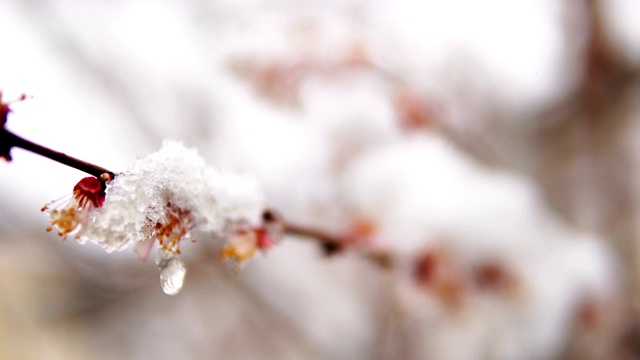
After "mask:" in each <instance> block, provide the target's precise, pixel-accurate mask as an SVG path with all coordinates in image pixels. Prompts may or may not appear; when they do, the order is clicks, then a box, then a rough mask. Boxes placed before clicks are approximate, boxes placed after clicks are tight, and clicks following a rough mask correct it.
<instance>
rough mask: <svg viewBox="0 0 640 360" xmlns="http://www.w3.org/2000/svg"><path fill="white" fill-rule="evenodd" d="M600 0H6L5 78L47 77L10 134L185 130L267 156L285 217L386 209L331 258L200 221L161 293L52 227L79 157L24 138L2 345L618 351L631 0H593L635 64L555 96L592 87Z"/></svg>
mask: <svg viewBox="0 0 640 360" xmlns="http://www.w3.org/2000/svg"><path fill="white" fill-rule="evenodd" d="M586 3H587V2H578V1H556V0H536V1H533V0H532V1H529V0H520V1H509V0H489V1H472V0H456V1H449V2H444V1H409V0H398V1H364V0H349V1H336V0H332V1H311V0H309V1H293V0H279V1H276V0H274V1H233V0H226V1H180V2H177V1H155V2H151V1H84V2H79V1H57V0H56V1H35V0H30V1H2V2H0V46H1V48H0V49H1V50H0V90H2V91H3V93H4V98H5V99H11V98H15V97H17V96H19V94H21V93H26V94H28V95H31V96H32V98H31V99H28V100H26V101H24V102H20V103H15V104H14V105H13V106H12V107H13V109H14V112H13V113H12V114H11V115H10V118H9V122H8V125H7V127H8V128H9V129H11V130H12V131H14V132H15V133H17V134H19V135H21V136H24V137H26V138H28V139H30V140H33V141H35V142H38V143H41V144H43V145H46V146H49V147H51V148H54V149H56V150H59V151H63V152H65V153H67V154H69V155H72V156H76V157H80V158H82V159H84V160H87V161H90V162H93V163H96V164H99V165H101V166H104V167H107V168H109V169H112V170H114V171H119V170H122V169H125V168H127V167H128V166H130V165H131V164H132V163H133V162H134V161H135V160H136V159H138V158H140V157H142V156H145V155H147V154H149V153H151V152H153V151H155V150H156V149H157V148H159V146H160V144H161V142H162V140H163V139H173V140H178V141H182V142H183V143H184V144H185V145H187V146H189V147H195V148H197V149H198V150H199V152H200V154H201V155H202V156H203V157H204V159H205V160H206V161H207V162H208V164H209V165H211V166H213V167H216V168H222V169H225V170H230V171H235V172H238V173H242V174H246V175H250V176H253V177H255V178H256V179H257V180H258V181H259V182H260V183H261V184H262V186H263V188H264V190H265V192H266V195H267V200H268V203H269V204H271V205H272V207H273V208H274V209H276V210H278V211H279V212H280V213H281V214H282V215H283V216H284V218H285V219H287V221H291V222H294V223H296V224H303V225H305V226H309V227H312V228H318V229H323V230H325V231H328V232H335V233H345V232H348V231H349V229H351V228H353V226H354V224H358V223H363V222H366V223H367V224H370V225H371V226H372V228H373V231H372V232H371V233H367V236H366V239H364V240H363V241H362V243H360V244H357V245H354V246H353V247H351V248H349V249H348V250H347V251H345V252H344V253H340V254H337V255H334V256H331V257H327V256H325V255H324V254H323V252H322V251H321V248H320V246H318V244H317V243H314V242H313V241H309V240H304V239H302V238H300V237H286V238H285V239H284V240H283V241H282V242H281V243H280V244H279V245H278V246H277V247H276V248H274V249H273V250H272V251H270V252H268V253H267V254H265V256H262V257H259V258H257V259H255V260H253V261H252V262H250V263H249V264H247V266H246V267H244V269H243V270H242V271H240V272H236V271H234V270H233V269H232V268H230V267H228V266H225V265H224V264H221V263H220V262H219V261H218V257H217V254H216V253H215V251H213V250H212V249H211V247H209V246H208V245H207V243H206V241H205V240H201V241H198V242H196V243H195V244H187V245H185V246H183V249H182V251H183V261H184V262H185V264H186V265H187V267H188V269H189V270H188V274H187V279H186V283H185V287H184V289H183V290H182V292H181V293H180V294H179V295H177V296H174V297H169V296H166V295H165V294H164V293H163V292H162V290H161V289H160V287H159V284H158V279H157V271H156V269H155V266H154V265H153V264H152V263H151V262H147V263H143V262H141V261H139V260H138V259H137V258H136V256H135V254H133V252H131V251H124V252H116V253H112V254H106V253H105V252H104V251H102V249H100V247H99V246H94V245H93V244H87V245H80V244H78V243H76V242H74V241H71V240H70V241H66V242H63V241H62V240H60V239H59V238H57V237H56V236H55V235H53V234H49V233H46V232H45V231H44V229H45V228H46V226H47V219H46V216H45V215H43V214H42V213H40V211H39V209H40V207H41V206H42V205H43V204H44V203H46V202H48V201H50V200H52V199H55V198H58V197H60V196H62V195H65V194H68V193H70V192H71V190H72V188H73V185H74V184H75V183H76V182H77V181H78V180H79V179H80V178H82V177H83V176H84V175H83V174H81V173H80V172H78V171H77V170H74V169H71V168H66V167H64V166H62V165H58V164H55V163H53V162H51V161H48V160H46V159H44V158H41V157H38V156H36V155H33V154H30V153H26V152H24V151H21V150H19V149H15V150H14V151H13V153H12V155H13V158H14V160H13V162H11V163H2V164H0V189H2V191H0V358H38V359H76V358H77V359H87V358H92V359H122V358H127V359H143V358H156V359H171V358H180V359H202V358H221V359H255V358H261V359H398V358H402V359H461V360H462V359H465V360H466V359H505V360H507V359H554V358H588V356H591V357H592V358H594V359H598V358H602V357H603V356H612V354H616V355H617V356H623V355H625V354H627V353H626V352H625V351H628V349H627V348H626V347H625V346H623V345H620V344H621V343H624V342H623V341H622V340H621V339H623V338H625V336H627V335H628V333H630V332H632V331H631V330H629V329H630V328H633V321H623V320H628V319H629V316H628V315H629V314H635V315H637V313H634V309H636V307H635V306H634V305H636V304H637V303H638V302H637V300H638V293H639V292H638V290H639V289H640V284H636V283H635V281H637V280H638V279H640V273H631V274H630V271H631V272H633V271H636V272H637V271H638V269H640V265H636V266H637V267H634V266H633V264H635V263H634V261H635V260H637V256H638V254H639V253H638V250H637V249H638V246H637V235H638V230H639V229H638V225H637V224H638V223H640V222H638V221H639V220H640V217H639V216H638V215H639V212H638V210H640V207H639V206H640V192H639V191H638V190H640V188H639V187H638V186H637V185H635V183H637V181H636V180H640V179H639V175H638V171H639V170H640V147H638V145H637V140H638V139H640V127H639V126H638V125H639V124H640V101H639V100H638V99H639V97H638V96H639V94H640V91H639V90H638V89H639V88H640V81H639V80H638V79H639V78H640V76H639V75H638V74H639V73H640V72H639V71H638V70H637V69H638V66H640V46H639V45H638V44H640V25H639V24H640V2H637V1H634V0H628V1H622V0H615V1H613V0H612V1H607V2H604V1H603V2H602V3H604V4H600V5H601V8H599V10H598V11H599V13H598V15H599V16H600V18H601V19H604V23H603V24H604V30H603V31H602V32H603V33H605V34H606V35H607V44H610V45H611V46H613V50H611V53H613V54H615V57H616V59H619V60H620V61H621V64H622V63H623V64H624V67H625V69H631V70H630V71H629V73H625V72H622V74H623V75H624V76H621V78H622V80H620V81H619V82H612V83H613V84H614V85H615V86H618V87H617V88H615V87H613V88H612V89H614V90H615V89H619V88H623V90H621V91H620V92H618V93H616V92H615V91H614V90H610V91H609V92H605V94H604V95H603V94H600V95H595V96H596V97H595V99H605V102H604V105H602V104H600V105H599V106H600V107H599V108H598V109H605V110H606V111H605V112H604V113H603V112H600V113H598V115H597V116H593V115H592V114H591V113H590V112H588V111H587V112H580V109H577V110H576V108H575V106H574V107H571V106H569V108H568V109H565V107H566V106H564V107H563V105H562V104H563V103H565V102H566V103H569V104H570V105H571V104H574V103H577V104H579V105H580V104H581V105H582V106H587V108H588V106H590V105H589V104H592V102H587V103H580V102H579V101H574V102H572V100H571V99H572V94H579V93H580V88H581V86H583V85H584V84H585V83H589V82H588V81H585V80H584V79H585V78H588V77H589V75H588V74H586V73H587V72H588V71H587V70H588V69H589V68H588V65H587V61H586V60H585V59H586V58H587V55H585V53H586V52H587V50H586V49H588V47H589V44H590V42H589V41H590V37H589V34H590V32H589V31H590V29H592V27H590V23H589V21H588V19H589V14H588V8H589V7H588V6H587V5H585V4H586ZM598 64H600V63H598ZM622 66H623V65H620V66H619V67H620V68H622ZM615 68H618V64H616V66H615ZM585 69H586V70H585ZM599 79H600V78H599ZM616 79H617V78H616ZM620 83H622V85H620ZM589 84H590V83H589ZM614 85H612V86H614ZM607 89H608V88H607ZM608 94H612V95H611V96H610V97H607V95H608ZM598 96H599V97H598ZM567 99H569V100H567ZM588 99H593V98H588ZM620 99H623V100H624V101H623V100H620ZM619 100H620V101H619ZM557 104H560V105H557ZM609 104H611V105H610V106H609ZM548 109H551V110H548ZM547 110H548V111H547ZM545 114H552V115H545ZM585 114H587V115H585ZM416 119H417V120H416ZM594 119H595V120H594ZM564 124H570V125H566V126H564ZM616 124H622V125H620V126H617V125H616ZM567 129H569V130H567ZM603 129H604V130H603ZM611 129H613V130H611ZM563 131H565V132H563ZM594 134H595V135H594ZM603 139H604V140H603ZM618 209H623V210H624V211H622V210H620V212H618ZM371 249H373V250H376V251H377V250H380V251H385V252H387V253H389V254H391V255H392V258H393V268H392V269H384V268H382V267H380V266H378V265H377V264H376V263H375V262H373V261H371V260H370V258H368V257H367V256H366V251H367V250H371ZM421 261H422V262H423V263H426V267H427V268H428V269H427V270H424V269H422V270H423V272H424V271H427V272H428V274H426V275H425V274H424V273H421V272H420V271H417V270H416V269H418V268H419V266H418V264H420V263H421ZM429 269H430V270H429ZM421 276H422V277H421ZM630 347H632V346H630Z"/></svg>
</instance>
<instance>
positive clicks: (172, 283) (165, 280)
mask: <svg viewBox="0 0 640 360" xmlns="http://www.w3.org/2000/svg"><path fill="white" fill-rule="evenodd" d="M156 263H157V264H158V267H159V268H160V285H162V290H163V291H164V293H165V294H167V295H176V294H177V293H179V292H180V290H181V289H182V285H183V284H184V276H185V274H186V272H187V270H186V268H185V267H184V264H183V263H182V261H180V260H179V259H178V257H177V256H175V254H172V253H168V252H166V251H162V250H161V251H159V252H158V258H157V259H156Z"/></svg>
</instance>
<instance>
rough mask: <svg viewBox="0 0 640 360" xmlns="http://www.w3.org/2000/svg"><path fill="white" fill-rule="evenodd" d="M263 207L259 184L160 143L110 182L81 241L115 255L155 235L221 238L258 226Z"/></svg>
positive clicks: (169, 143)
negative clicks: (231, 230)
mask: <svg viewBox="0 0 640 360" xmlns="http://www.w3.org/2000/svg"><path fill="white" fill-rule="evenodd" d="M264 208H265V206H264V199H263V195H262V192H261V190H260V188H259V186H258V184H257V182H255V181H254V180H252V179H251V178H247V177H242V176H238V175H234V174H231V173H227V172H223V171H220V170H216V169H213V168H210V167H207V166H206V164H205V162H204V160H203V159H202V158H201V157H200V156H199V155H198V153H197V151H196V150H195V149H188V148H186V147H184V146H183V145H182V144H181V143H179V142H174V141H164V142H163V144H162V148H161V149H160V150H158V151H157V152H155V153H153V154H151V155H149V156H147V157H144V158H142V159H140V160H138V161H137V162H136V163H135V164H134V165H133V166H132V167H131V168H130V169H128V170H127V171H125V172H123V173H121V174H118V175H117V176H116V178H115V179H114V180H113V181H111V182H110V183H109V185H108V187H107V198H106V200H105V202H104V205H103V206H102V207H101V208H98V209H95V211H94V213H93V224H92V225H91V226H89V227H87V229H86V231H84V232H83V233H82V234H81V240H90V241H93V242H96V243H98V244H100V245H102V246H103V247H104V248H105V250H107V251H113V250H122V249H124V248H126V247H128V246H129V245H131V244H132V243H134V242H136V241H142V240H146V239H149V238H153V237H162V236H164V237H165V238H166V240H169V241H172V240H175V239H176V238H177V237H178V236H180V238H178V239H177V241H180V240H181V238H182V237H187V238H188V237H190V231H191V230H192V229H193V228H196V227H197V228H198V230H199V231H200V232H202V233H205V234H211V235H212V237H214V238H220V237H221V235H224V233H225V231H227V230H228V226H229V225H230V224H233V223H238V222H245V223H249V224H257V223H258V222H259V219H260V215H261V213H262V211H263V209H264ZM159 230H160V231H163V232H162V233H160V232H159ZM165 245H169V244H165Z"/></svg>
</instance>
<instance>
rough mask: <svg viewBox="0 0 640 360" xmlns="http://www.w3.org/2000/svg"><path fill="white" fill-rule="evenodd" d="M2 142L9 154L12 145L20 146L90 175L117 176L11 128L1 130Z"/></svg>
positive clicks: (99, 176)
mask: <svg viewBox="0 0 640 360" xmlns="http://www.w3.org/2000/svg"><path fill="white" fill-rule="evenodd" d="M0 144H1V146H2V148H3V149H6V151H7V154H8V152H9V150H10V149H11V148H12V147H18V148H21V149H24V150H27V151H31V152H32V153H35V154H38V155H41V156H44V157H46V158H47V159H51V160H53V161H57V162H59V163H61V164H64V165H67V166H70V167H72V168H74V169H78V170H80V171H83V172H86V173H87V174H89V175H93V176H95V177H96V178H98V179H101V180H103V179H102V178H101V175H102V174H105V173H107V174H109V175H110V176H111V178H113V177H115V174H114V173H113V172H111V171H109V170H108V169H105V168H103V167H101V166H98V165H95V164H91V163H89V162H86V161H84V160H80V159H77V158H74V157H71V156H69V155H67V154H65V153H62V152H59V151H55V150H52V149H50V148H48V147H45V146H42V145H39V144H36V143H34V142H32V141H29V140H27V139H25V138H22V137H20V136H18V135H16V134H14V133H12V132H10V131H9V130H7V129H5V128H2V129H1V130H0Z"/></svg>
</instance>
